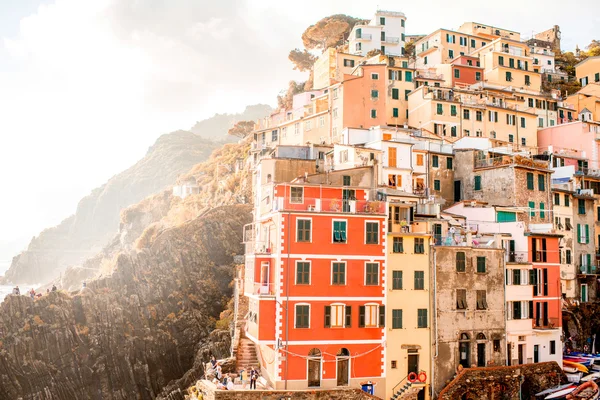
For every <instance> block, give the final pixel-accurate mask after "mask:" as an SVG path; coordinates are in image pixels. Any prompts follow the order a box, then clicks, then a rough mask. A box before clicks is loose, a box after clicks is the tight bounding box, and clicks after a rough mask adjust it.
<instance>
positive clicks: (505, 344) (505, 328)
mask: <svg viewBox="0 0 600 400" xmlns="http://www.w3.org/2000/svg"><path fill="white" fill-rule="evenodd" d="M504 243H506V242H505V241H504V240H503V241H502V248H503V249H504V252H503V254H502V259H503V260H504V276H503V277H502V280H503V281H504V282H503V285H502V286H503V287H504V348H505V349H508V328H507V327H506V325H507V324H506V271H507V269H506V258H504V255H505V254H506V249H505V248H504ZM492 350H493V349H492ZM509 357H510V354H508V350H506V359H505V360H504V365H508V360H509ZM520 393H521V388H520V387H519V396H520ZM519 398H520V397H519Z"/></svg>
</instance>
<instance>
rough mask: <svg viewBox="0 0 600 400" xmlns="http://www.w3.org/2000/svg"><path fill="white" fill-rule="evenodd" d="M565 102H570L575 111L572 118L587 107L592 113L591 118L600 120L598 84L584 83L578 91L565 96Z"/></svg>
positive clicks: (575, 117)
mask: <svg viewBox="0 0 600 400" xmlns="http://www.w3.org/2000/svg"><path fill="white" fill-rule="evenodd" d="M567 103H568V104H572V105H573V106H574V107H575V110H576V111H577V112H576V113H575V115H574V119H577V116H578V114H579V113H581V112H582V111H583V110H584V109H586V108H587V109H588V111H589V112H591V113H592V120H594V121H600V84H595V83H590V84H588V85H586V86H585V87H584V88H582V89H581V90H580V91H579V92H577V93H575V94H573V95H571V96H569V97H567Z"/></svg>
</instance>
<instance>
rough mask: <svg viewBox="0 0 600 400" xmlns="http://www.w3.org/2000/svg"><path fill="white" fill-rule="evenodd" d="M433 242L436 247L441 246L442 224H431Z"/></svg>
mask: <svg viewBox="0 0 600 400" xmlns="http://www.w3.org/2000/svg"><path fill="white" fill-rule="evenodd" d="M433 240H434V243H435V244H436V245H437V246H439V245H441V244H442V224H433Z"/></svg>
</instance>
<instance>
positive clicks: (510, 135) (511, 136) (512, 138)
mask: <svg viewBox="0 0 600 400" xmlns="http://www.w3.org/2000/svg"><path fill="white" fill-rule="evenodd" d="M514 141H515V138H514V136H513V135H512V134H509V135H508V142H509V143H513V142H514Z"/></svg>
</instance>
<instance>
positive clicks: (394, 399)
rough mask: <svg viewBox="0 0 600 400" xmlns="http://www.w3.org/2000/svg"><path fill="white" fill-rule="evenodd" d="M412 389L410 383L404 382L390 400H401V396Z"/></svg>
mask: <svg viewBox="0 0 600 400" xmlns="http://www.w3.org/2000/svg"><path fill="white" fill-rule="evenodd" d="M411 387H412V383H410V382H408V381H406V383H405V384H404V385H402V386H400V387H399V388H398V389H397V390H396V392H395V393H394V395H393V396H392V397H391V400H398V399H400V398H402V396H403V395H404V394H405V393H406V392H408V391H409V390H410V388H411Z"/></svg>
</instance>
